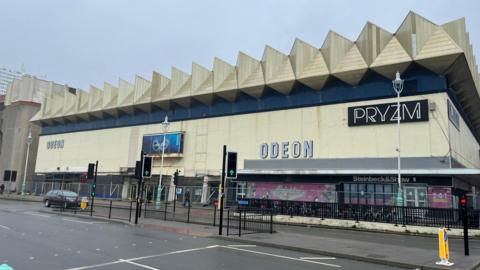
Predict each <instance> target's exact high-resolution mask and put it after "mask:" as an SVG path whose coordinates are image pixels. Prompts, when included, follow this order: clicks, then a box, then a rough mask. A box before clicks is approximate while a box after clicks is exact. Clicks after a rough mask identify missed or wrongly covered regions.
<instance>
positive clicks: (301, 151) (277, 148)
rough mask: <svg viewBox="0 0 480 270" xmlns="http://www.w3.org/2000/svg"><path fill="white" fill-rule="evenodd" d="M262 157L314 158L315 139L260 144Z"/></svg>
mask: <svg viewBox="0 0 480 270" xmlns="http://www.w3.org/2000/svg"><path fill="white" fill-rule="evenodd" d="M260 157H261V158H262V159H266V158H269V157H270V158H273V159H274V158H290V157H292V158H312V157H313V141H312V140H309V141H303V144H302V143H300V142H299V141H293V142H291V143H290V142H281V143H278V142H272V143H270V144H268V143H262V144H261V145H260Z"/></svg>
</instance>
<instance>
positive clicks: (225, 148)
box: [218, 145, 227, 235]
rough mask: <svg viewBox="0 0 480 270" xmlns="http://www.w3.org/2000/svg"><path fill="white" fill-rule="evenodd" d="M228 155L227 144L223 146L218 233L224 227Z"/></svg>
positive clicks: (219, 233)
mask: <svg viewBox="0 0 480 270" xmlns="http://www.w3.org/2000/svg"><path fill="white" fill-rule="evenodd" d="M226 155H227V146H226V145H224V146H223V154H222V159H223V161H222V180H221V183H220V190H219V191H220V201H219V202H218V203H220V223H219V226H218V235H222V227H223V199H224V197H225V192H224V190H225V157H226Z"/></svg>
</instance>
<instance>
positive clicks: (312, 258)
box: [300, 257, 336, 260]
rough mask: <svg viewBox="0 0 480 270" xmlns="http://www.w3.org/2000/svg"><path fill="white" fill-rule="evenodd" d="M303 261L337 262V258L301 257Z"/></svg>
mask: <svg viewBox="0 0 480 270" xmlns="http://www.w3.org/2000/svg"><path fill="white" fill-rule="evenodd" d="M300 259H302V260H335V259H336V258H335V257H300Z"/></svg>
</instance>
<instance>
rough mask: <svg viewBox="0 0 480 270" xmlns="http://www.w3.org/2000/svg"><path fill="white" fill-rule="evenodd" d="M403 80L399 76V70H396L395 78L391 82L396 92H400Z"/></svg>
mask: <svg viewBox="0 0 480 270" xmlns="http://www.w3.org/2000/svg"><path fill="white" fill-rule="evenodd" d="M403 81H404V80H402V79H401V78H400V72H398V71H397V73H396V74H395V80H393V81H392V84H393V89H394V90H395V91H396V92H402V90H403Z"/></svg>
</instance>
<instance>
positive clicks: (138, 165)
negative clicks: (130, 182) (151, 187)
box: [135, 161, 142, 179]
mask: <svg viewBox="0 0 480 270" xmlns="http://www.w3.org/2000/svg"><path fill="white" fill-rule="evenodd" d="M135 178H136V179H140V178H142V162H141V161H136V162H135Z"/></svg>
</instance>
